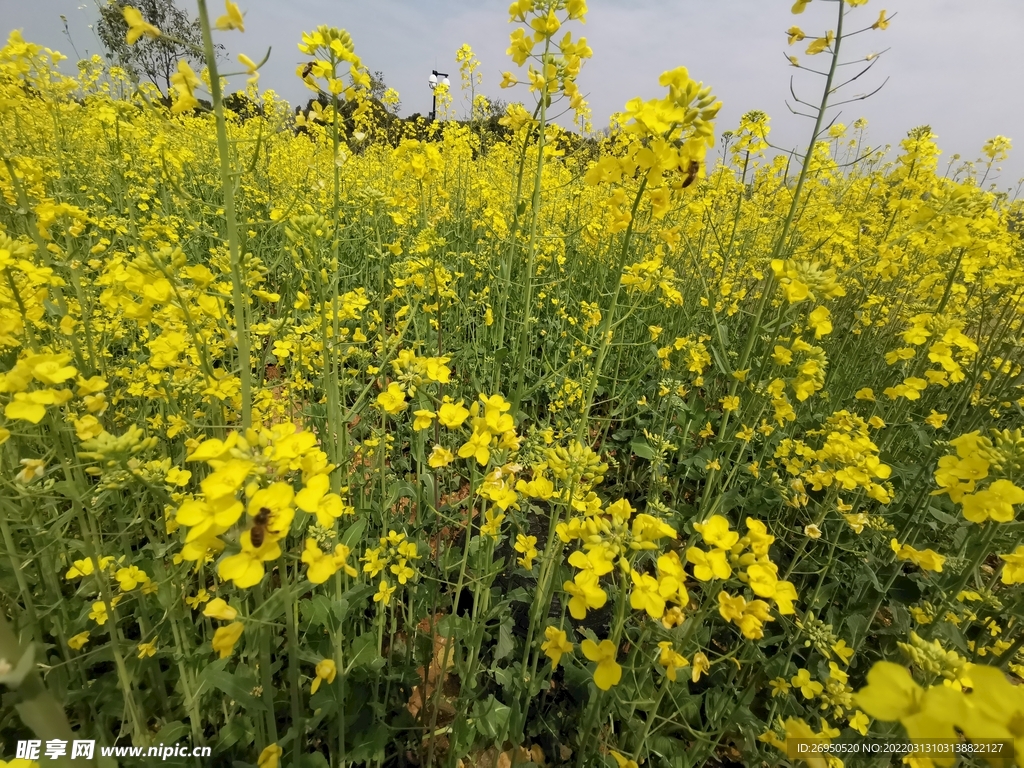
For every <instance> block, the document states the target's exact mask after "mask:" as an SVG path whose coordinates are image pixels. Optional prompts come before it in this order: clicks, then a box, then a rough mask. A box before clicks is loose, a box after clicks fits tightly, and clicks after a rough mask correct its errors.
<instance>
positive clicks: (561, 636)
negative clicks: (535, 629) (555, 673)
mask: <svg viewBox="0 0 1024 768" xmlns="http://www.w3.org/2000/svg"><path fill="white" fill-rule="evenodd" d="M544 637H546V638H547V639H546V640H545V641H544V642H543V643H541V644H540V647H541V650H542V651H544V653H545V654H546V655H547V657H548V658H549V659H551V668H552V669H554V668H555V667H557V666H558V662H559V661H561V660H562V655H563V654H566V653H572V651H573V648H574V647H575V646H573V644H572V643H570V642H569V639H568V638H567V637H566V635H565V632H564V631H563V630H561V629H558V628H557V627H547V628H546V629H545V630H544Z"/></svg>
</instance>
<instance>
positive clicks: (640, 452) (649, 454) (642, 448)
mask: <svg viewBox="0 0 1024 768" xmlns="http://www.w3.org/2000/svg"><path fill="white" fill-rule="evenodd" d="M629 449H630V450H631V451H633V453H635V454H636V455H637V456H639V457H640V458H641V459H647V460H648V461H654V457H655V456H657V454H656V453H655V452H654V449H653V448H651V446H649V445H648V444H647V441H646V440H640V439H634V440H633V442H631V443H630V444H629Z"/></svg>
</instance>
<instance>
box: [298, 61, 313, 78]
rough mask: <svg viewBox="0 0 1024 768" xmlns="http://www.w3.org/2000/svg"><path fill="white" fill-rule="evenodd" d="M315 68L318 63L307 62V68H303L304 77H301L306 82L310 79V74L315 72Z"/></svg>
mask: <svg viewBox="0 0 1024 768" xmlns="http://www.w3.org/2000/svg"><path fill="white" fill-rule="evenodd" d="M314 66H316V62H315V61H307V62H306V66H304V67H303V68H302V75H301V77H302V79H303V80H305V79H306V78H307V77H309V73H310V72H312V71H313V67H314Z"/></svg>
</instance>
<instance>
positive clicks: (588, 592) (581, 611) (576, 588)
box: [562, 571, 608, 621]
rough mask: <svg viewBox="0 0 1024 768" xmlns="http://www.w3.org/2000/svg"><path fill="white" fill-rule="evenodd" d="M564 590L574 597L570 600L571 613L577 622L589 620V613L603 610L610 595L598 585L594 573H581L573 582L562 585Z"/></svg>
mask: <svg viewBox="0 0 1024 768" xmlns="http://www.w3.org/2000/svg"><path fill="white" fill-rule="evenodd" d="M562 589H564V590H565V591H566V592H568V593H569V594H570V595H572V598H571V599H570V600H569V613H571V614H572V617H573V618H574V619H576V620H577V621H582V620H583V619H585V618H587V611H588V610H591V609H595V610H596V609H598V608H603V607H604V604H605V602H607V600H608V595H607V594H606V593H605V591H604V590H603V589H601V587H600V585H599V584H598V577H597V574H596V573H594V571H580V572H579V573H577V574H576V578H575V579H574V580H573V581H567V582H565V583H564V584H562Z"/></svg>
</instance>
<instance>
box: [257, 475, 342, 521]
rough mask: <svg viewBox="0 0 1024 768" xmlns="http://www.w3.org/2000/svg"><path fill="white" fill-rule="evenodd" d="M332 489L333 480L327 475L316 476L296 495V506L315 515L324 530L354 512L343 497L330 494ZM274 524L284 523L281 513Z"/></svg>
mask: <svg viewBox="0 0 1024 768" xmlns="http://www.w3.org/2000/svg"><path fill="white" fill-rule="evenodd" d="M330 487H331V480H330V478H329V477H328V476H327V475H324V474H320V475H314V476H313V477H311V478H309V480H307V481H306V487H305V488H303V489H302V490H301V491H299V492H298V493H297V494H295V506H297V507H298V508H299V509H301V510H302V511H303V512H313V513H315V514H316V521H317V523H319V524H320V525H322V526H323V527H324V528H330V527H331V526H332V525H333V524H334V521H335V519H336V518H339V517H341V516H342V515H344V514H352V513H353V512H354V510H353V508H352V507H349V506H346V505H345V502H344V501H342V498H341V496H339V495H338V494H336V493H328V491H329V490H330ZM272 511H273V510H272ZM286 516H287V515H286ZM274 522H275V525H280V524H281V523H282V522H283V519H282V516H281V514H280V513H278V515H276V516H275V519H274Z"/></svg>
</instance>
